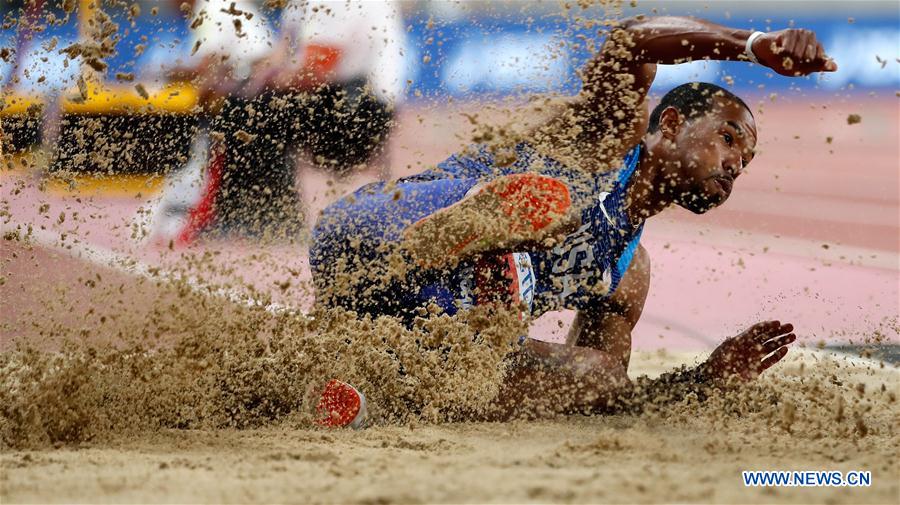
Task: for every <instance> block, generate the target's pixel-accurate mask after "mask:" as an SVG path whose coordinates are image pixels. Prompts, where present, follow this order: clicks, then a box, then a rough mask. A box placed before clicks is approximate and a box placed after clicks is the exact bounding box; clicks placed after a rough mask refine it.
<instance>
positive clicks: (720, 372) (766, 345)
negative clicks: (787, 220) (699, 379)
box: [703, 321, 797, 380]
mask: <svg viewBox="0 0 900 505" xmlns="http://www.w3.org/2000/svg"><path fill="white" fill-rule="evenodd" d="M792 331H794V327H793V326H792V325H790V324H781V323H780V322H778V321H766V322H762V323H756V324H754V325H753V326H751V327H749V328H747V329H746V330H745V331H744V332H743V333H741V334H740V335H738V336H736V337H731V338H729V339H727V340H725V341H724V342H722V344H721V345H719V347H717V348H716V350H715V351H713V353H712V355H710V357H709V359H707V360H706V363H704V364H703V372H704V374H705V375H706V377H707V378H709V379H713V380H718V379H726V378H728V377H731V376H734V375H736V376H738V377H740V378H742V379H744V380H750V379H754V378H756V377H757V376H758V375H759V374H760V373H762V372H763V371H764V370H766V369H767V368H769V367H770V366H772V365H774V364H775V363H778V362H779V361H781V358H783V357H784V355H785V354H787V351H788V348H787V345H788V344H790V343H791V342H793V341H794V340H796V339H797V336H796V335H794V334H793V333H791V332H792Z"/></svg>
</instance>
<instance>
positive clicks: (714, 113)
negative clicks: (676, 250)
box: [310, 17, 837, 426]
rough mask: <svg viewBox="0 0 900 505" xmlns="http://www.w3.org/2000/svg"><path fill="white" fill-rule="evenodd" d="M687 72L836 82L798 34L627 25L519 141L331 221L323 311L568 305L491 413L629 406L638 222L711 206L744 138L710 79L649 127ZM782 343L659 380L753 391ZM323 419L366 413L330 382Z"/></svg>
mask: <svg viewBox="0 0 900 505" xmlns="http://www.w3.org/2000/svg"><path fill="white" fill-rule="evenodd" d="M698 59H713V60H745V61H752V62H755V63H757V64H760V65H765V66H767V67H769V68H771V69H772V70H774V71H775V72H777V73H779V74H781V75H786V76H803V75H808V74H811V73H813V72H822V71H834V70H836V69H837V66H836V64H835V63H834V62H833V61H832V60H830V59H829V58H828V57H827V56H826V54H825V52H824V50H823V48H822V46H821V44H819V42H818V41H817V40H816V37H815V35H814V34H813V33H812V32H810V31H808V30H800V29H789V30H782V31H777V32H771V33H762V32H752V33H751V32H750V31H746V30H739V29H734V28H727V27H724V26H720V25H716V24H714V23H710V22H707V21H703V20H698V19H693V18H685V17H637V18H634V19H629V20H626V21H624V22H622V23H620V24H618V25H617V26H615V27H614V28H613V29H612V30H611V31H610V33H609V36H608V37H607V39H606V41H605V43H604V45H603V47H602V49H601V51H600V52H599V54H597V55H596V56H595V57H594V58H593V59H592V60H591V61H590V62H589V63H588V64H587V66H586V67H585V68H584V70H583V72H584V73H583V76H582V77H583V82H584V84H583V88H582V90H581V92H580V93H579V94H578V95H577V96H576V97H574V98H573V99H572V100H570V101H568V102H567V103H565V104H564V105H563V106H562V107H561V108H560V110H559V112H558V114H555V115H554V116H553V117H552V118H550V119H549V121H547V122H546V123H545V124H543V125H541V126H539V127H538V128H536V129H535V130H533V131H532V132H531V133H530V134H529V136H528V137H527V138H525V139H524V141H522V142H520V143H518V144H517V145H515V146H514V147H512V148H509V149H506V150H503V149H501V150H499V152H498V151H497V150H493V151H492V150H489V149H487V148H484V147H481V148H475V149H474V152H471V153H466V154H459V155H455V156H451V157H450V158H449V159H447V160H446V161H444V162H443V163H441V164H439V165H438V166H437V168H435V169H433V170H429V171H426V172H424V173H422V174H419V175H416V176H412V177H407V178H404V179H400V180H398V181H396V183H393V184H385V183H376V184H373V185H369V186H365V187H363V188H361V189H360V190H358V191H357V192H356V193H354V194H353V195H352V196H350V197H347V198H345V199H344V200H342V201H340V202H338V203H336V204H334V205H332V206H331V207H329V208H328V209H326V210H325V212H324V213H323V215H322V217H321V218H320V221H319V223H318V225H317V228H316V230H315V233H314V239H315V243H314V245H313V247H312V250H311V254H310V262H311V264H312V268H313V276H314V280H315V283H316V287H317V290H318V295H317V297H318V300H319V302H320V303H323V304H325V305H326V306H342V307H345V308H348V309H352V310H355V311H356V312H357V313H358V314H368V315H372V316H378V315H391V316H396V317H400V318H404V319H406V320H411V319H412V318H414V317H415V314H416V309H417V308H418V309H420V310H421V307H424V306H426V305H429V304H431V305H437V306H439V307H440V308H441V309H443V311H444V312H446V313H449V314H453V313H455V312H457V311H459V310H466V309H468V308H471V307H473V306H475V305H481V304H493V305H495V306H496V305H497V304H507V305H508V306H515V307H518V308H521V309H522V310H524V311H527V312H528V315H529V316H530V317H537V316H539V315H541V314H543V313H545V312H547V311H551V310H561V309H574V310H575V311H576V312H577V315H576V318H575V321H574V324H573V326H572V329H571V332H570V335H569V337H568V339H567V342H566V343H565V344H554V343H548V342H542V341H538V340H532V339H525V338H523V339H522V346H521V349H520V350H519V351H517V352H516V353H515V355H514V356H513V357H512V361H511V362H512V363H514V365H513V367H512V369H511V371H510V372H509V373H508V375H507V378H506V381H505V383H504V384H503V387H502V389H501V392H500V395H499V396H498V399H497V412H496V417H499V418H506V417H510V416H513V415H517V414H523V413H525V412H521V408H522V407H523V406H526V405H527V406H528V408H527V410H528V411H530V412H531V413H534V412H551V413H554V412H555V413H565V412H575V411H590V412H598V411H603V410H606V409H607V408H608V407H609V406H610V405H611V404H612V403H614V401H615V400H616V399H621V398H622V397H623V396H624V397H627V396H629V395H632V394H634V393H633V391H634V386H633V385H632V384H631V383H630V382H629V379H628V376H627V374H626V372H627V368H628V362H629V355H630V353H631V331H632V329H633V328H634V326H635V324H636V323H637V321H638V318H639V317H640V315H641V311H642V308H643V305H644V301H645V300H646V297H647V292H648V290H649V282H650V259H649V257H648V256H647V252H646V250H645V249H644V248H643V247H642V246H641V245H640V243H639V241H640V236H641V231H642V228H643V223H644V221H645V220H647V219H648V218H650V217H652V216H654V215H656V214H658V213H659V212H660V211H662V210H663V209H665V208H666V207H668V206H670V205H673V204H674V205H679V206H681V207H684V208H686V209H688V210H690V211H692V212H695V213H698V214H702V213H705V212H707V211H708V210H710V209H712V208H714V207H717V206H719V205H721V204H722V203H723V202H724V201H725V200H726V199H727V198H728V196H729V195H730V194H731V190H732V187H733V185H734V181H735V179H736V178H737V177H738V176H740V174H741V173H742V171H743V170H744V168H745V167H746V166H747V165H748V164H749V163H750V161H751V160H752V159H753V156H754V150H755V147H756V142H757V129H756V122H755V120H754V118H753V115H752V114H751V112H750V110H749V108H748V107H747V105H746V104H745V103H744V102H743V101H741V99H740V98H738V97H736V96H735V95H733V94H731V93H730V92H728V91H726V90H724V89H722V88H720V87H718V86H715V85H712V84H706V83H689V84H685V85H682V86H679V87H677V88H675V89H673V90H672V91H670V92H669V93H668V94H666V95H665V96H664V97H663V98H662V101H661V103H660V104H659V106H657V107H656V108H655V109H654V110H653V112H652V114H648V110H647V104H646V98H647V91H648V89H649V88H650V85H651V83H652V82H653V78H654V76H655V74H656V65H658V64H676V63H682V62H687V61H691V60H698ZM398 258H399V261H398ZM391 269H393V270H391ZM398 269H399V270H400V271H403V273H401V274H397V271H398ZM792 331H793V327H792V326H791V325H790V324H782V323H780V322H778V321H766V322H761V323H758V324H755V325H753V326H751V327H750V328H748V329H747V330H746V331H744V332H743V333H741V334H740V335H737V336H735V337H733V338H729V339H727V340H725V342H724V343H722V344H721V345H720V346H719V347H718V348H717V349H716V350H715V351H713V353H712V355H711V356H710V358H709V359H708V360H707V361H706V362H705V363H703V364H702V365H700V366H699V367H697V368H696V369H694V370H691V371H689V372H686V373H683V374H680V375H677V376H675V378H674V379H673V376H668V377H667V380H668V381H669V382H670V383H671V382H672V381H673V380H674V381H675V382H701V383H705V382H710V381H718V380H721V379H725V378H728V377H730V376H739V377H741V378H743V379H751V378H753V377H755V376H757V375H758V374H759V373H760V372H762V371H763V370H765V369H767V368H769V367H771V366H772V365H773V364H775V363H777V362H778V361H779V360H781V359H782V358H783V357H784V356H785V354H786V353H787V345H788V344H790V343H791V342H793V341H794V340H795V338H796V337H795V335H794V334H793V333H792ZM319 408H320V410H321V411H323V414H324V417H323V419H322V421H321V422H322V424H326V425H337V426H344V425H352V426H357V425H358V424H359V422H360V421H361V416H363V415H364V412H365V400H364V397H362V396H361V395H360V394H358V392H357V391H356V390H355V389H353V388H352V386H349V385H346V384H343V383H341V382H339V381H336V380H335V381H331V382H330V383H329V384H328V385H327V387H326V389H325V392H324V394H323V396H322V399H321V401H320V404H319Z"/></svg>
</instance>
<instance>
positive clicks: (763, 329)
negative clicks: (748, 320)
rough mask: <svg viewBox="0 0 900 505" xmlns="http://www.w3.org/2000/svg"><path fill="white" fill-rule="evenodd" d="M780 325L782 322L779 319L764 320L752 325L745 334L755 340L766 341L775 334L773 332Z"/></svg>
mask: <svg viewBox="0 0 900 505" xmlns="http://www.w3.org/2000/svg"><path fill="white" fill-rule="evenodd" d="M780 326H781V323H780V322H778V321H763V322H761V323H756V324H754V325H753V326H751V327H750V329H749V330H747V332H746V333H745V335H747V337H749V338H750V339H752V340H754V341H759V342H765V341H766V340H769V339H770V338H772V337H773V336H774V335H772V334H771V333H772V332H773V331H775V330H776V329H777V328H779V327H780Z"/></svg>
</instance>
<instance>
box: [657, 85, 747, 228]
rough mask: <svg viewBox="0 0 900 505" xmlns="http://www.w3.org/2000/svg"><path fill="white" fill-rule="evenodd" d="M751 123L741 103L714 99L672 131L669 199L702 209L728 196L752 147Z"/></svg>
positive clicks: (704, 209) (703, 210)
mask: <svg viewBox="0 0 900 505" xmlns="http://www.w3.org/2000/svg"><path fill="white" fill-rule="evenodd" d="M756 135H757V133H756V122H755V121H754V120H753V116H751V115H750V111H748V110H747V109H746V108H745V107H744V106H742V105H740V104H738V103H736V102H734V101H732V100H728V99H717V100H716V103H715V105H714V107H713V108H712V110H710V112H709V113H708V114H705V115H703V116H700V117H697V118H695V119H693V120H687V121H683V122H682V123H681V124H680V127H679V128H678V129H677V133H675V134H674V136H675V138H674V139H673V140H674V142H675V145H676V146H677V147H676V149H675V150H674V156H675V157H676V158H677V161H678V163H675V164H674V165H675V167H676V168H675V169H674V170H672V172H671V173H670V177H671V180H670V181H668V182H669V184H671V186H672V188H671V189H673V190H674V192H673V193H672V194H673V196H674V199H675V203H677V204H678V205H680V206H682V207H684V208H685V209H688V210H690V211H691V212H694V213H697V214H702V213H704V212H706V211H708V210H710V209H712V208H714V207H718V206H719V205H721V204H722V203H723V202H725V200H727V199H728V197H729V196H730V195H731V190H732V188H733V187H734V181H735V179H737V178H738V177H739V176H740V175H741V173H743V171H744V169H746V168H747V165H748V164H750V161H751V160H752V159H753V155H754V150H755V149H756V138H757V137H756Z"/></svg>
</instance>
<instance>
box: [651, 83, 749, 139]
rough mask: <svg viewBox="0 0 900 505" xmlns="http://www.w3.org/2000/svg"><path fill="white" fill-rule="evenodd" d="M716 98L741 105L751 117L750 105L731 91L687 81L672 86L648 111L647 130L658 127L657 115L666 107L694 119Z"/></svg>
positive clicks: (704, 111)
mask: <svg viewBox="0 0 900 505" xmlns="http://www.w3.org/2000/svg"><path fill="white" fill-rule="evenodd" d="M716 98H725V99H728V100H732V101H734V102H735V103H737V104H740V105H742V106H743V107H744V108H745V109H747V112H749V113H750V117H753V111H751V110H750V107H748V106H747V104H746V103H744V101H743V100H741V98H740V97H739V96H737V95H735V94H734V93H732V92H731V91H728V90H727V89H725V88H723V87H721V86H717V85H715V84H710V83H708V82H688V83H685V84H682V85H681V86H677V87H675V88H672V89H671V90H670V91H669V92H668V93H666V94H665V95H664V96H663V97H662V100H660V102H659V105H657V106H656V108H654V109H653V112H652V113H650V124H649V125H648V126H647V132H648V133H654V132H655V131H656V130H658V129H659V117H660V116H662V113H663V111H664V110H666V108H667V107H675V109H677V110H678V112H680V113H681V114H684V115H685V116H686V117H687V118H688V119H694V118H696V117H698V116H702V115H704V114H706V113H707V112H709V110H710V109H712V106H713V104H714V103H715V99H716Z"/></svg>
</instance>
